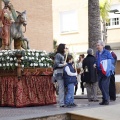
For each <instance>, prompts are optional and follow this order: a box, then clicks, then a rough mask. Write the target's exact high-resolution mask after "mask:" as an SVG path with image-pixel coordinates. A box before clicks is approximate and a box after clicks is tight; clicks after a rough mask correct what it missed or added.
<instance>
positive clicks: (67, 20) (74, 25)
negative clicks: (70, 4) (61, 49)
mask: <svg viewBox="0 0 120 120" xmlns="http://www.w3.org/2000/svg"><path fill="white" fill-rule="evenodd" d="M60 31H61V33H66V32H75V31H78V15H77V12H76V11H66V12H61V13H60Z"/></svg>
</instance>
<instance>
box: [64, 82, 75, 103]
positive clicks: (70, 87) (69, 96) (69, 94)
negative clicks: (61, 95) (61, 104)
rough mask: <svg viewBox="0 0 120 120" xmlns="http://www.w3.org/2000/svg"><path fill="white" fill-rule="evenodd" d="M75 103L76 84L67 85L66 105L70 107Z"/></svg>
mask: <svg viewBox="0 0 120 120" xmlns="http://www.w3.org/2000/svg"><path fill="white" fill-rule="evenodd" d="M73 103H74V84H73V83H71V84H68V85H67V92H66V96H65V104H66V105H70V104H73Z"/></svg>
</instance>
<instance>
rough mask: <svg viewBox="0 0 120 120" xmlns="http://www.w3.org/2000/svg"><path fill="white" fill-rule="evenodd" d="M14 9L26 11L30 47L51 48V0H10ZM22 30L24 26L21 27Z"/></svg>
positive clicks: (26, 34) (48, 49)
mask: <svg viewBox="0 0 120 120" xmlns="http://www.w3.org/2000/svg"><path fill="white" fill-rule="evenodd" d="M11 3H12V4H13V6H14V8H15V10H17V11H20V12H23V11H24V10H26V11H27V24H28V25H27V32H26V33H25V37H27V38H28V39H29V41H30V48H31V49H37V50H46V51H52V50H53V27H52V26H53V25H52V24H53V23H52V0H11ZM23 30H24V28H23Z"/></svg>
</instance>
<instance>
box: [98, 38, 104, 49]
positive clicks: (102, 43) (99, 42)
mask: <svg viewBox="0 0 120 120" xmlns="http://www.w3.org/2000/svg"><path fill="white" fill-rule="evenodd" d="M97 44H100V45H102V46H103V47H105V43H104V42H103V41H102V40H98V42H97Z"/></svg>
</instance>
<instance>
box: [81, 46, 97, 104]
mask: <svg viewBox="0 0 120 120" xmlns="http://www.w3.org/2000/svg"><path fill="white" fill-rule="evenodd" d="M87 54H88V55H87V56H86V58H85V59H84V60H83V69H84V81H85V82H86V89H87V97H88V101H89V102H91V101H94V102H97V101H98V98H97V88H98V82H97V81H98V80H97V72H96V68H95V67H94V66H93V65H94V64H95V62H96V59H95V57H94V56H93V49H91V48H89V49H88V50H87Z"/></svg>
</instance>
